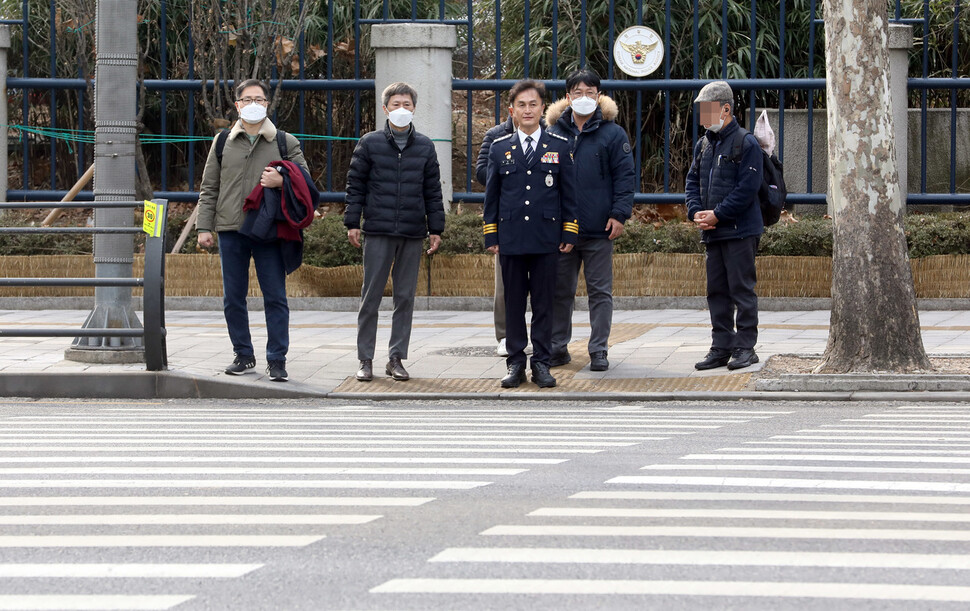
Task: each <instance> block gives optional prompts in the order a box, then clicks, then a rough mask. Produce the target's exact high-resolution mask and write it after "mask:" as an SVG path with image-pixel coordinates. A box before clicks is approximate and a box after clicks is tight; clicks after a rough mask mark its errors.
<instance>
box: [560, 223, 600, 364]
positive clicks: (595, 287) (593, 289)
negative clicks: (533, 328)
mask: <svg viewBox="0 0 970 611" xmlns="http://www.w3.org/2000/svg"><path fill="white" fill-rule="evenodd" d="M580 266H582V268H583V275H584V276H585V277H586V293H587V295H589V325H590V334H589V344H588V348H589V352H590V353H591V354H592V353H593V352H600V351H603V350H607V349H608V348H609V341H610V327H611V326H612V324H613V242H612V241H611V240H609V239H607V238H579V242H577V244H576V246H574V247H573V249H572V251H570V252H568V253H560V254H559V270H558V275H557V278H556V300H555V305H554V306H553V315H552V354H553V355H556V354H562V353H563V352H566V346H567V345H568V344H569V342H570V340H572V337H573V322H572V321H573V308H574V306H575V304H576V285H578V284H579V268H580Z"/></svg>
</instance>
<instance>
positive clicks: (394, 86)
mask: <svg viewBox="0 0 970 611" xmlns="http://www.w3.org/2000/svg"><path fill="white" fill-rule="evenodd" d="M396 95H409V96H411V103H412V104H414V105H415V106H417V105H418V92H417V91H415V90H414V87H412V86H410V85H408V84H407V83H404V82H400V81H399V82H397V83H391V84H390V85H388V86H387V87H385V88H384V93H382V94H381V96H382V97H383V99H384V106H387V103H388V102H390V101H391V98H392V97H393V96H396Z"/></svg>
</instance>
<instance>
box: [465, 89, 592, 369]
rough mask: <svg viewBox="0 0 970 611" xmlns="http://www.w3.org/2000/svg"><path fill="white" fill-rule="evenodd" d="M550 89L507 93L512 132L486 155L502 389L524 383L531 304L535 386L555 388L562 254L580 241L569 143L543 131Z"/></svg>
mask: <svg viewBox="0 0 970 611" xmlns="http://www.w3.org/2000/svg"><path fill="white" fill-rule="evenodd" d="M545 94H546V91H545V87H544V86H543V84H542V83H540V82H538V81H532V80H523V81H519V82H517V83H516V84H515V85H513V86H512V89H511V90H510V91H509V107H510V108H509V112H510V113H511V115H512V119H513V121H514V123H515V125H516V126H517V129H516V131H515V132H514V133H512V134H509V135H507V136H505V137H502V138H496V140H495V141H494V142H493V143H492V148H491V150H490V151H489V154H488V177H487V180H486V185H485V214H484V233H485V247H486V248H487V249H488V251H489V252H491V253H492V254H498V255H499V263H500V265H501V266H502V279H503V281H504V283H505V316H506V346H507V347H508V351H509V356H508V359H507V360H506V363H507V365H508V375H506V376H505V377H504V378H503V379H502V387H503V388H515V387H517V386H519V384H521V383H522V382H524V381H525V365H526V356H525V347H526V344H527V343H528V339H529V338H528V336H527V333H526V326H525V309H526V297H531V300H532V350H533V352H532V363H531V365H532V381H533V382H534V383H535V384H536V385H537V386H539V387H540V388H549V387H553V386H555V385H556V379H555V378H554V377H552V375H551V374H550V373H549V359H550V356H551V354H550V343H551V340H552V309H553V302H554V298H555V291H556V271H557V266H558V262H559V253H560V252H564V253H568V252H569V251H570V250H572V248H573V245H574V244H575V243H576V241H577V238H578V236H579V221H578V220H577V219H578V215H577V205H576V184H575V183H576V178H575V173H574V166H573V162H572V158H571V156H570V153H569V150H570V149H569V141H568V140H567V139H566V138H563V137H562V136H558V135H554V134H550V133H549V132H547V131H544V130H543V129H542V127H541V126H540V125H539V120H540V119H541V118H542V115H543V112H544V110H545Z"/></svg>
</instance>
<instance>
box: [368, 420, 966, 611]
mask: <svg viewBox="0 0 970 611" xmlns="http://www.w3.org/2000/svg"><path fill="white" fill-rule="evenodd" d="M897 420H901V421H902V422H900V426H894V425H893V423H895V422H897ZM961 421H962V422H964V423H965V422H970V406H934V408H932V409H930V408H923V407H922V406H902V407H898V408H893V409H889V410H887V411H884V412H879V413H873V414H868V415H865V416H862V417H855V418H850V419H846V420H844V421H842V422H840V423H838V424H834V425H820V426H818V427H815V428H812V429H805V430H801V431H797V432H795V433H794V434H785V435H776V436H772V437H770V438H768V439H762V440H756V441H748V442H738V441H734V442H733V443H735V444H737V445H735V446H732V447H725V448H723V449H719V450H715V451H707V452H704V453H694V454H687V455H684V456H682V457H680V458H679V459H677V460H675V461H669V459H668V461H667V462H663V463H659V462H658V463H656V464H648V465H643V466H642V467H641V468H640V469H639V472H633V473H631V472H628V473H622V474H617V475H616V476H615V477H612V478H610V479H608V480H607V481H605V482H604V484H603V487H602V488H600V489H595V490H584V491H581V492H578V493H575V494H572V495H570V496H568V497H567V498H564V499H562V500H561V502H560V503H558V504H555V505H548V506H541V507H536V508H535V509H533V510H532V511H530V512H527V513H526V514H525V515H521V516H518V517H510V521H509V522H507V523H500V524H495V525H494V526H492V527H490V528H487V529H485V530H484V531H482V532H481V533H480V538H479V540H478V541H476V542H475V545H471V546H464V547H452V548H447V549H444V550H441V551H440V553H438V554H436V555H435V556H433V557H431V558H430V559H429V565H428V570H426V571H423V572H422V574H421V575H416V576H402V577H400V578H397V579H391V580H389V581H387V582H385V583H383V584H381V585H379V586H377V587H376V588H374V589H373V590H372V592H373V593H374V594H375V595H381V596H390V595H396V596H405V595H408V594H411V595H414V594H422V595H432V594H441V595H450V596H452V597H455V596H461V595H469V596H472V595H474V596H478V597H481V596H490V595H493V596H495V598H494V600H493V603H494V605H495V606H501V604H502V602H504V604H505V605H507V606H508V607H510V608H511V607H513V606H517V604H509V602H508V601H510V600H512V599H510V598H508V597H509V596H512V595H523V596H525V595H529V596H532V597H533V598H530V599H528V600H530V601H531V605H532V606H535V607H542V608H549V607H550V606H554V604H555V603H553V602H552V601H556V600H560V599H557V598H555V597H557V596H576V595H598V596H600V597H605V598H597V599H596V600H597V603H596V605H597V607H600V608H609V607H610V606H611V603H610V600H611V599H610V597H611V596H615V597H621V598H617V599H616V606H617V608H620V607H622V608H656V609H662V608H712V607H711V606H710V605H711V604H712V603H711V602H710V601H711V600H712V597H720V598H719V599H718V604H717V605H716V608H746V607H749V606H752V605H756V606H757V608H759V609H760V608H793V607H792V605H795V606H794V608H800V607H799V605H807V604H809V603H810V602H812V601H814V602H815V603H818V601H824V600H828V599H833V600H839V601H843V603H842V604H844V605H848V604H851V603H850V602H849V601H860V602H865V601H867V602H868V603H871V604H873V605H875V606H873V607H865V608H883V607H881V606H880V605H882V604H897V605H901V606H899V607H896V606H893V607H892V608H893V609H896V608H900V609H908V608H917V607H913V606H912V605H917V604H920V605H929V606H919V607H918V608H920V609H932V608H936V607H935V605H938V604H944V603H953V604H957V605H960V604H965V603H967V602H970V585H968V584H970V528H967V524H970V468H966V467H965V465H967V464H968V463H970V446H968V445H967V444H961V443H953V441H959V440H961V439H964V438H965V436H966V435H967V433H966V430H967V429H966V424H963V423H962V422H961ZM941 423H948V425H947V426H946V427H942V426H941ZM950 425H952V426H950ZM961 428H962V429H963V430H962V431H960V429H961ZM967 440H968V441H970V438H967ZM962 448H967V449H962ZM775 473H777V475H775ZM791 474H797V476H795V477H793V476H792V475H791ZM849 550H851V551H849ZM499 595H501V596H502V597H503V598H499ZM535 597H539V598H535ZM543 597H545V598H543ZM636 597H640V598H636ZM641 599H642V603H634V602H632V601H639V600H641ZM675 599H676V604H675V603H674V601H675ZM381 600H394V599H381ZM403 600H407V599H403ZM442 600H445V599H444V598H443V599H442ZM449 600H461V599H455V598H452V599H449ZM470 600H472V599H470ZM473 600H476V601H477V600H482V599H481V598H475V599H473ZM484 600H492V599H488V598H486V599H484ZM564 600H565V599H564ZM570 600H572V599H570ZM766 600H768V601H772V602H768V603H766ZM500 601H502V602H500ZM621 601H622V602H621ZM685 601H687V602H685ZM690 601H693V602H690ZM786 601H787V602H786ZM829 604H831V603H829ZM685 605H688V606H687V607H685ZM690 605H696V606H690ZM764 605H767V606H764ZM811 608H816V607H815V606H812V607H811ZM947 608H950V607H947ZM960 608H962V607H960Z"/></svg>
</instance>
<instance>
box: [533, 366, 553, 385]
mask: <svg viewBox="0 0 970 611" xmlns="http://www.w3.org/2000/svg"><path fill="white" fill-rule="evenodd" d="M532 381H533V382H534V383H535V385H536V386H538V387H539V388H552V387H553V386H555V385H556V378H554V377H552V374H551V373H549V366H548V365H546V364H545V363H532Z"/></svg>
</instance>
